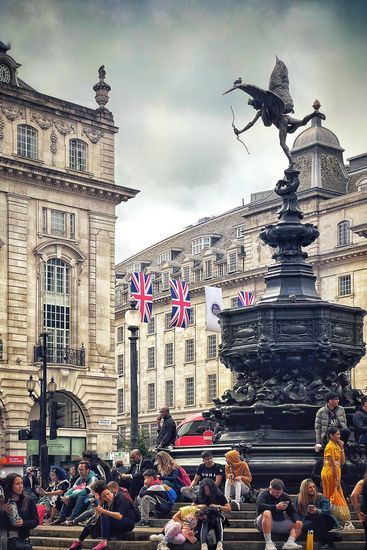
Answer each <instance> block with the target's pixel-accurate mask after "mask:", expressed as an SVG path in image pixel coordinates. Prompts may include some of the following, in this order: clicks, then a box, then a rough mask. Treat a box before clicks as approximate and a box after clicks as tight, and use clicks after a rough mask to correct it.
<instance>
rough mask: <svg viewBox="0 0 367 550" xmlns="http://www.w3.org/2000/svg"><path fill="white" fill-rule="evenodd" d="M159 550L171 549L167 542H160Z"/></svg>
mask: <svg viewBox="0 0 367 550" xmlns="http://www.w3.org/2000/svg"><path fill="white" fill-rule="evenodd" d="M157 550H169V547H168V546H167V543H166V542H163V541H162V542H160V543H159V544H158V546H157Z"/></svg>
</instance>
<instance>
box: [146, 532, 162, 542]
mask: <svg viewBox="0 0 367 550" xmlns="http://www.w3.org/2000/svg"><path fill="white" fill-rule="evenodd" d="M163 539H164V535H163V533H161V534H160V535H150V537H149V540H150V541H151V542H162V540H163Z"/></svg>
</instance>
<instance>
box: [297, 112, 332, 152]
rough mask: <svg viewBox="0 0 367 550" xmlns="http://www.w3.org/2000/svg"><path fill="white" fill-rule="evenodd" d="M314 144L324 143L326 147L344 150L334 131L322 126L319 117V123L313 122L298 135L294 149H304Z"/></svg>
mask: <svg viewBox="0 0 367 550" xmlns="http://www.w3.org/2000/svg"><path fill="white" fill-rule="evenodd" d="M314 120H315V119H314ZM312 145H324V146H326V147H331V148H333V149H338V150H340V151H343V149H342V147H341V146H340V143H339V140H338V138H337V137H336V135H335V134H334V132H332V131H331V130H328V128H324V127H323V126H321V120H320V119H317V124H312V126H310V127H309V128H306V130H304V131H303V132H302V133H301V134H300V135H299V136H297V137H296V139H295V140H294V143H293V148H292V151H294V150H297V149H304V148H305V147H310V146H312Z"/></svg>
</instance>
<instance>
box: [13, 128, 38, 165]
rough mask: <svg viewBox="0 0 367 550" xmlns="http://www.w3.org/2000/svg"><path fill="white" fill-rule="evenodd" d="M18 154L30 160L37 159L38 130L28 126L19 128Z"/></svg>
mask: <svg viewBox="0 0 367 550" xmlns="http://www.w3.org/2000/svg"><path fill="white" fill-rule="evenodd" d="M17 153H18V155H19V156H21V157H26V158H29V159H36V158H37V130H36V129H35V128H33V127H32V126H28V125H27V124H19V126H18V128H17Z"/></svg>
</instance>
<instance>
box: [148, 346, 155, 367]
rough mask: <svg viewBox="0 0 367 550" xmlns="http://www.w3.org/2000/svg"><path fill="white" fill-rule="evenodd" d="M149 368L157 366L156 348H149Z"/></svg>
mask: <svg viewBox="0 0 367 550" xmlns="http://www.w3.org/2000/svg"><path fill="white" fill-rule="evenodd" d="M147 368H148V369H154V368H155V348H148V366H147Z"/></svg>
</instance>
